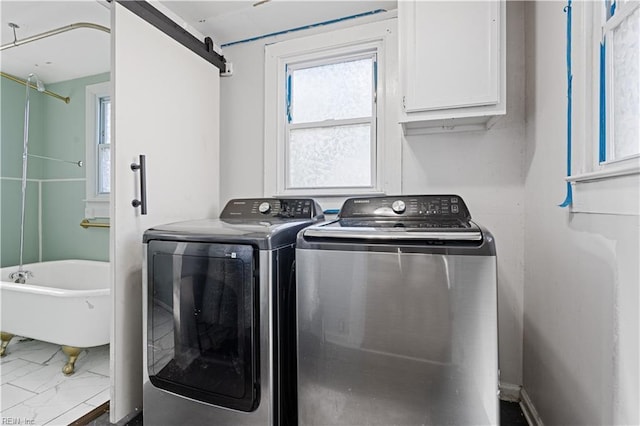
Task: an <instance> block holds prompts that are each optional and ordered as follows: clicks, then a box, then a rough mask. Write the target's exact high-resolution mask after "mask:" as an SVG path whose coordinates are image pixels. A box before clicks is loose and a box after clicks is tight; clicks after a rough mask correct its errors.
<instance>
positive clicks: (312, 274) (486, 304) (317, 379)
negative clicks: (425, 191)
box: [296, 194, 499, 425]
mask: <svg viewBox="0 0 640 426" xmlns="http://www.w3.org/2000/svg"><path fill="white" fill-rule="evenodd" d="M296 258H297V274H298V284H297V286H298V292H297V323H298V324H297V325H298V330H297V336H298V337H297V342H298V373H297V381H298V394H297V395H298V398H297V399H298V419H299V424H300V425H364V424H366V425H481V424H482V425H488V424H494V425H495V424H499V419H498V416H499V410H498V407H499V400H498V337H497V336H498V335H497V288H496V251H495V243H494V239H493V237H492V235H491V233H490V232H489V231H488V230H487V229H486V228H484V227H482V226H481V225H479V224H477V223H476V222H474V221H472V220H471V215H470V213H469V210H468V208H467V206H466V204H465V202H464V201H463V199H462V198H461V197H460V196H458V195H441V194H437V195H417V196H380V197H369V198H352V199H348V200H347V201H346V202H345V203H344V205H343V206H342V209H341V210H340V214H339V216H338V219H336V220H333V221H327V222H324V223H321V224H316V225H314V226H311V227H308V228H305V229H304V230H302V231H300V233H299V234H298V243H297V246H296Z"/></svg>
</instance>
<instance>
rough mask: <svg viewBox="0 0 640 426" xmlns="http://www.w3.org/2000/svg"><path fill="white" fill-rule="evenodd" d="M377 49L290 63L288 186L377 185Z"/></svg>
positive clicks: (286, 165)
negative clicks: (345, 55)
mask: <svg viewBox="0 0 640 426" xmlns="http://www.w3.org/2000/svg"><path fill="white" fill-rule="evenodd" d="M375 65H376V55H375V52H373V53H372V52H369V53H365V54H363V55H354V56H347V57H339V58H323V59H320V60H317V61H313V62H310V63H309V62H302V63H297V64H294V63H290V64H288V66H287V95H288V96H287V121H286V124H285V129H286V130H285V138H286V139H285V150H286V152H287V153H288V155H287V156H286V162H285V170H286V180H285V182H286V184H285V185H286V186H285V190H286V189H319V188H327V189H328V188H345V187H346V188H369V189H371V188H373V187H374V186H375V162H374V160H375V147H376V131H375V130H376V120H375V119H376V107H375Z"/></svg>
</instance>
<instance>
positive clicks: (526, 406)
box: [520, 388, 544, 426]
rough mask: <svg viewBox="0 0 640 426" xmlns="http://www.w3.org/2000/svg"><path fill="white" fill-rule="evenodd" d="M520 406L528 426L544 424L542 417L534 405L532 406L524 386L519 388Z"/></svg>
mask: <svg viewBox="0 0 640 426" xmlns="http://www.w3.org/2000/svg"><path fill="white" fill-rule="evenodd" d="M520 408H521V409H522V414H524V417H525V418H526V419H527V423H529V425H530V426H544V423H542V419H541V418H540V416H539V415H538V412H537V411H536V407H534V406H533V402H532V401H531V398H529V395H528V394H527V391H526V390H524V388H523V389H521V390H520Z"/></svg>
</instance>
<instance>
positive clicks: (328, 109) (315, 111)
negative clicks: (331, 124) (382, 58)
mask: <svg viewBox="0 0 640 426" xmlns="http://www.w3.org/2000/svg"><path fill="white" fill-rule="evenodd" d="M290 90H291V105H292V111H291V115H292V117H291V118H292V120H291V122H292V123H309V122H315V121H323V120H330V119H334V120H340V119H349V118H360V117H371V115H372V113H373V58H371V57H370V58H365V59H359V60H354V61H347V62H341V63H337V64H330V65H322V66H317V67H312V68H305V69H299V70H294V71H293V72H292V73H291V88H290Z"/></svg>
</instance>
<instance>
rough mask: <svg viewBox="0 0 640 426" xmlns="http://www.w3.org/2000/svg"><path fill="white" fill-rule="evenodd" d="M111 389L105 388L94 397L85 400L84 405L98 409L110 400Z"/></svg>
mask: <svg viewBox="0 0 640 426" xmlns="http://www.w3.org/2000/svg"><path fill="white" fill-rule="evenodd" d="M110 392H111V389H109V388H106V389H105V390H103V391H102V392H100V393H99V394H97V395H96V396H94V397H92V398H89V399H87V400H86V401H85V402H84V403H85V404H88V405H90V406H92V407H93V408H96V407H99V406H101V405H102V404H104V403H105V402H107V401H109V399H110Z"/></svg>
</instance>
